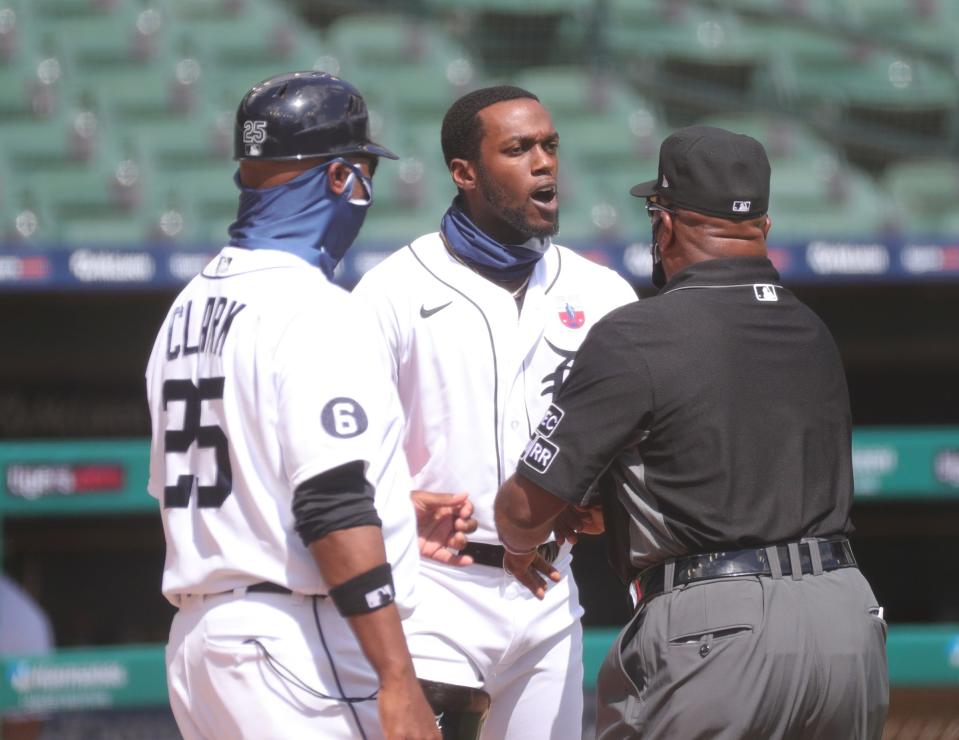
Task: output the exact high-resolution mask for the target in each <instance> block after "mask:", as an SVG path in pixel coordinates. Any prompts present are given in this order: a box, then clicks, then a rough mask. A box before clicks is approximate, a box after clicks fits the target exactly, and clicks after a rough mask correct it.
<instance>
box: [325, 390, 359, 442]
mask: <svg viewBox="0 0 959 740" xmlns="http://www.w3.org/2000/svg"><path fill="white" fill-rule="evenodd" d="M320 421H321V422H322V424H323V428H324V429H325V430H326V432H327V434H331V435H332V436H334V437H344V438H345V437H356V436H358V435H360V434H363V432H365V431H366V428H367V427H368V426H369V422H368V421H367V419H366V412H365V411H363V407H362V406H360V405H359V404H358V403H357V402H356V401H354V400H353V399H352V398H346V397H344V396H341V397H339V398H334V399H333V400H331V401H329V402H328V403H327V404H326V406H324V407H323V413H322V414H321V415H320Z"/></svg>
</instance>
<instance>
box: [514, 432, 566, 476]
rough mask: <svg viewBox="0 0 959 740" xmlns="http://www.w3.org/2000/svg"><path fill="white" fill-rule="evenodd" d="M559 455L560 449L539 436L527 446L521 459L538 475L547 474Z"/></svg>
mask: <svg viewBox="0 0 959 740" xmlns="http://www.w3.org/2000/svg"><path fill="white" fill-rule="evenodd" d="M558 454H559V447H557V446H556V445H554V444H553V443H552V442H550V441H549V440H546V439H543V438H542V437H541V436H539V435H538V434H537V435H535V436H534V437H533V438H532V439H531V440H530V441H529V444H528V445H526V449H525V450H524V451H523V456H522V457H521V458H520V459H521V460H523V461H524V462H525V463H526V464H527V465H529V466H530V467H531V468H532V469H533V470H535V471H536V472H537V473H545V472H546V471H547V470H549V466H550V465H552V464H553V460H555V459H556V456H557V455H558Z"/></svg>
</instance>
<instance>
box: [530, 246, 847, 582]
mask: <svg viewBox="0 0 959 740" xmlns="http://www.w3.org/2000/svg"><path fill="white" fill-rule="evenodd" d="M850 417H851V415H850V410H849V396H848V391H847V389H846V380H845V376H844V373H843V367H842V362H841V360H840V357H839V352H838V350H837V348H836V344H835V342H834V341H833V338H832V336H831V335H830V333H829V331H828V329H827V328H826V326H825V325H824V324H823V322H822V321H821V320H820V319H819V317H818V316H816V315H815V314H814V313H813V312H812V311H811V310H810V309H809V308H807V307H806V306H805V305H804V304H802V303H801V302H800V301H799V300H797V298H796V297H795V296H794V295H793V294H792V293H791V292H790V291H788V290H786V289H785V288H783V287H782V285H781V284H780V282H779V274H778V273H777V272H776V270H775V268H774V267H773V266H772V264H771V263H770V262H769V260H768V259H766V258H764V257H736V258H729V259H718V260H709V261H706V262H699V263H697V264H694V265H691V266H689V267H687V268H686V269H684V270H682V271H680V272H678V273H677V274H676V275H674V276H673V278H672V280H670V281H669V282H668V283H667V284H666V285H665V286H664V288H663V289H662V290H661V291H660V293H659V294H658V295H657V296H656V297H654V298H649V299H646V300H642V301H637V302H636V303H632V304H629V305H626V306H623V307H621V308H619V309H617V310H615V311H613V312H612V313H610V314H609V315H607V316H606V317H604V318H603V319H602V320H601V321H599V322H598V323H597V324H596V325H595V326H594V327H593V328H592V330H591V331H590V333H589V336H588V337H587V338H586V340H585V342H584V343H583V345H582V347H580V349H579V351H578V352H577V354H576V361H575V363H574V365H573V368H572V371H571V372H570V375H569V377H568V379H567V380H566V382H565V383H564V385H563V386H562V388H561V389H560V391H559V394H558V395H557V397H556V400H555V402H554V403H553V405H552V406H551V407H550V409H549V411H548V412H547V414H546V416H545V417H544V419H543V421H542V422H541V423H540V425H539V427H538V428H537V431H536V434H534V436H533V437H532V439H531V440H530V443H529V445H528V446H527V448H526V450H525V451H524V453H523V456H522V458H521V459H520V462H519V466H518V469H517V473H518V474H519V475H521V476H523V477H525V478H527V479H529V480H531V481H533V482H534V483H536V484H538V485H539V486H541V487H543V488H544V489H546V490H547V491H549V492H550V493H552V494H553V495H555V496H557V497H559V498H561V499H564V500H566V501H569V502H571V503H576V504H580V503H585V502H587V501H590V500H591V498H592V497H593V495H594V493H595V484H596V483H597V481H598V480H599V478H600V476H601V475H603V474H607V475H608V476H610V477H611V478H612V480H613V481H614V482H615V484H616V486H617V496H618V498H619V501H620V502H621V503H622V505H623V506H624V507H625V509H626V511H627V512H628V514H629V520H630V521H629V536H628V539H629V549H630V553H629V560H630V563H631V565H632V567H633V568H635V569H637V570H641V569H643V568H646V567H648V566H650V565H654V564H656V563H658V562H662V561H663V560H665V559H666V558H668V557H673V556H678V555H684V554H691V553H705V552H713V551H720V550H729V549H738V548H745V547H753V546H757V545H764V544H773V543H782V542H788V541H794V540H798V539H800V538H802V537H811V536H826V535H836V534H844V533H847V532H849V531H850V530H851V525H850V521H849V510H850V507H851V505H852V488H853V487H852V461H851V449H850V445H851V442H850V437H851V418H850ZM610 525H611V523H610V522H607V528H609V527H610Z"/></svg>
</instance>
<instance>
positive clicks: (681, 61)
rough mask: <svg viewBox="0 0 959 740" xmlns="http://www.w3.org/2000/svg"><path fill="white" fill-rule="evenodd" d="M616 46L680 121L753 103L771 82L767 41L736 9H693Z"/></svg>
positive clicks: (635, 79) (633, 74)
mask: <svg viewBox="0 0 959 740" xmlns="http://www.w3.org/2000/svg"><path fill="white" fill-rule="evenodd" d="M614 49H615V50H616V58H617V59H618V60H619V62H620V63H621V65H622V67H623V68H624V69H625V70H626V73H627V75H628V77H629V79H630V81H631V82H632V83H633V84H634V85H635V86H636V87H637V88H638V89H639V90H640V91H642V92H643V93H644V94H646V95H647V96H648V97H650V98H652V99H654V100H657V101H659V102H660V103H661V104H662V106H663V108H664V109H665V111H666V114H667V115H668V116H670V117H671V118H672V119H673V120H676V121H681V122H688V121H690V120H694V119H695V118H697V117H700V116H702V115H705V114H706V113H709V112H713V111H725V110H742V109H747V108H750V107H753V106H754V105H756V104H757V103H758V101H759V100H760V99H762V98H763V97H764V96H765V94H766V91H767V90H768V88H769V83H768V81H767V76H768V54H767V49H766V47H765V44H764V43H763V42H762V40H761V39H759V38H756V37H755V35H754V34H752V33H750V32H749V28H748V27H747V26H745V25H744V24H743V23H742V22H741V21H740V20H739V19H738V18H737V17H736V16H735V15H734V14H731V13H725V12H700V11H697V12H693V11H687V12H685V13H683V14H682V15H680V16H679V17H678V18H676V19H675V20H673V21H672V22H670V23H668V24H665V25H662V26H660V27H658V28H656V30H655V32H652V31H650V32H649V33H648V34H644V36H643V38H642V39H636V40H634V41H632V42H631V44H630V45H629V46H628V47H626V48H623V47H622V46H620V45H618V44H617V45H614Z"/></svg>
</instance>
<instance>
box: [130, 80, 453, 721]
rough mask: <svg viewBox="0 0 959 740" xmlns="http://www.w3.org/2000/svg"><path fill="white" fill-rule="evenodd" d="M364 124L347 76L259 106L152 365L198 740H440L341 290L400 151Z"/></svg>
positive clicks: (171, 569) (398, 477)
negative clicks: (379, 177)
mask: <svg viewBox="0 0 959 740" xmlns="http://www.w3.org/2000/svg"><path fill="white" fill-rule="evenodd" d="M367 130H368V129H367V112H366V106H365V104H364V101H363V98H362V97H361V96H360V94H359V92H358V91H357V90H356V89H355V88H354V87H353V86H352V85H350V84H349V83H347V82H345V81H343V80H340V79H337V78H335V77H331V76H330V75H326V74H322V73H318V72H299V73H293V74H288V75H282V76H279V77H275V78H272V79H269V80H266V81H265V82H262V83H260V84H259V85H256V86H255V87H253V88H252V89H251V90H250V91H249V92H248V93H247V94H246V96H245V97H244V98H243V100H242V102H241V103H240V106H239V109H238V111H237V119H236V132H235V144H234V154H235V157H236V158H237V159H238V160H240V167H239V173H238V175H237V179H236V183H237V185H238V187H239V189H240V205H239V210H238V214H237V219H236V221H235V222H234V224H233V225H232V226H231V227H230V243H229V246H227V247H225V248H224V249H223V250H222V251H221V252H220V254H219V255H218V256H217V257H215V258H214V259H213V261H212V262H211V263H210V264H209V265H208V266H207V267H206V268H205V269H204V270H203V272H202V273H201V274H200V275H198V276H197V277H196V278H194V279H193V280H192V281H191V282H190V283H189V285H187V286H186V288H185V289H184V290H183V291H182V292H181V293H180V295H179V296H178V297H177V298H176V300H175V301H174V303H173V306H172V307H171V309H170V311H169V313H168V314H167V317H166V320H165V321H164V322H163V326H162V327H161V329H160V332H159V334H158V335H157V339H156V343H155V344H154V348H153V353H152V355H151V357H150V362H149V366H148V368H147V394H148V396H149V401H150V409H151V413H152V420H153V441H152V447H151V457H150V485H149V488H150V493H151V494H152V495H153V496H154V497H156V498H157V499H159V500H160V502H161V503H162V514H163V528H164V532H165V535H166V543H167V555H166V565H165V568H164V573H163V593H164V595H165V596H166V598H167V599H169V600H170V601H171V602H172V603H173V604H174V605H175V606H177V607H178V611H177V613H176V616H175V617H174V619H173V624H172V626H171V629H170V642H169V645H168V647H167V653H166V657H167V676H168V687H169V693H170V703H171V705H172V708H173V713H174V715H175V717H176V720H177V724H178V725H179V728H180V730H181V732H182V733H183V735H184V737H185V738H187V740H193V739H194V738H256V740H264V738H324V739H326V738H373V737H383V736H384V735H385V736H386V737H395V738H438V737H439V733H438V730H437V728H436V722H435V719H434V717H433V714H432V713H431V711H430V709H429V706H428V704H427V702H426V700H425V698H424V695H423V693H422V690H421V688H420V686H419V684H418V683H417V681H416V678H415V675H414V672H413V666H412V663H411V661H410V656H409V653H408V651H407V648H406V644H405V641H404V639H403V632H402V628H401V626H400V618H401V616H402V615H403V614H404V613H406V612H407V611H408V610H409V608H410V597H411V593H412V587H413V584H414V580H415V574H416V570H417V568H418V551H417V547H416V531H415V520H414V513H413V508H412V506H411V505H410V498H409V483H410V482H409V476H408V471H407V467H406V461H405V459H404V456H403V450H402V438H401V432H402V428H401V422H400V416H399V404H398V403H397V402H396V401H395V394H394V393H393V392H392V389H390V388H389V387H388V386H387V384H386V383H383V382H380V381H379V379H378V378H376V377H370V376H369V373H370V370H369V368H371V367H372V366H373V362H372V361H370V359H369V358H367V357H366V356H365V354H364V347H365V346H366V345H368V342H363V341H357V340H356V336H357V333H358V332H362V331H364V329H363V327H362V326H361V325H360V323H361V322H359V321H356V322H354V321H351V320H350V316H351V314H353V313H354V311H353V305H352V304H354V303H355V301H354V300H353V299H351V298H350V297H349V295H348V294H347V293H346V292H344V291H343V290H342V289H340V288H339V287H337V286H335V285H333V284H332V283H331V282H330V281H329V280H328V278H330V277H331V276H332V272H333V268H334V266H335V265H336V263H337V261H338V260H339V259H340V258H341V257H342V256H343V253H344V252H345V251H346V250H347V249H348V248H349V246H350V244H351V243H352V242H353V240H354V238H355V237H356V234H357V232H358V231H359V229H360V227H361V225H362V223H363V219H364V217H365V214H366V209H367V208H368V206H369V205H370V203H371V201H372V175H373V171H374V169H375V167H376V164H377V161H378V159H379V158H380V157H387V158H390V159H396V156H395V155H394V154H393V153H392V152H390V151H389V150H388V149H385V148H383V147H382V146H379V145H378V144H375V143H373V142H371V141H370V140H369V138H368V133H367ZM366 331H370V329H369V328H367V329H366ZM385 386H386V387H385ZM377 710H378V711H377ZM381 724H382V728H383V729H382V730H381Z"/></svg>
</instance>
